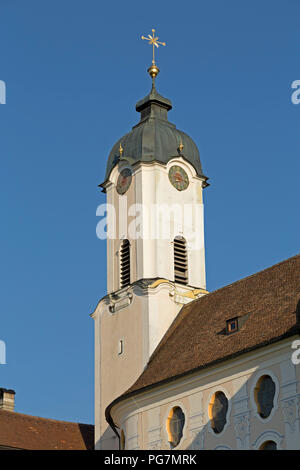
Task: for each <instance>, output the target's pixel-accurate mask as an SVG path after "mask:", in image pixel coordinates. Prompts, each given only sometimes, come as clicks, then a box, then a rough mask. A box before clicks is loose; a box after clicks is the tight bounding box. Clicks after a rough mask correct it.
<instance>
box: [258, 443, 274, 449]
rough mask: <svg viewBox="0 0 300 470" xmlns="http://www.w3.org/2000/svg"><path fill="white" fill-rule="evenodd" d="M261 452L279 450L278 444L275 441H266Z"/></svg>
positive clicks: (261, 447)
mask: <svg viewBox="0 0 300 470" xmlns="http://www.w3.org/2000/svg"><path fill="white" fill-rule="evenodd" d="M259 450H277V444H276V442H274V441H266V442H264V443H263V444H262V445H261V446H260V448H259Z"/></svg>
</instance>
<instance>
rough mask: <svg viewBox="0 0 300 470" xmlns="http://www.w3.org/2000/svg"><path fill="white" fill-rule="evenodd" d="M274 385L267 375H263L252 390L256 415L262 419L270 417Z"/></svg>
mask: <svg viewBox="0 0 300 470" xmlns="http://www.w3.org/2000/svg"><path fill="white" fill-rule="evenodd" d="M275 389H276V387H275V383H274V382H273V380H272V378H271V377H270V376H269V375H263V376H262V377H260V379H259V380H258V382H257V384H256V387H255V389H254V398H255V402H256V406H257V413H258V414H259V416H260V417H261V418H263V419H265V418H267V417H268V416H270V414H271V411H272V409H273V406H274V396H275Z"/></svg>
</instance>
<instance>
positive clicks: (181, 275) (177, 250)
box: [174, 237, 188, 284]
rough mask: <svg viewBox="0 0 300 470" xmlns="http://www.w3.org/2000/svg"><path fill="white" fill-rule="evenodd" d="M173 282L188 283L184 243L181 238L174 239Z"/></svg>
mask: <svg viewBox="0 0 300 470" xmlns="http://www.w3.org/2000/svg"><path fill="white" fill-rule="evenodd" d="M174 280H175V282H178V283H179V284H187V283H188V263H187V252H186V241H185V239H184V238H183V237H176V238H175V239H174Z"/></svg>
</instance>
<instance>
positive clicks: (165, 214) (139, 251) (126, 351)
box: [92, 34, 207, 450]
mask: <svg viewBox="0 0 300 470" xmlns="http://www.w3.org/2000/svg"><path fill="white" fill-rule="evenodd" d="M152 39H153V42H152V44H153V48H154V45H155V40H156V39H157V38H155V36H154V34H153V38H152ZM148 72H149V74H150V76H151V77H152V89H151V91H150V93H149V94H148V95H147V96H146V97H145V98H143V99H142V100H140V101H139V102H138V103H137V104H136V110H137V112H138V113H140V120H139V122H138V123H137V124H136V125H135V126H134V127H133V128H132V130H131V131H130V132H129V133H128V134H126V135H125V136H123V137H122V138H121V139H119V140H118V141H117V142H116V144H115V145H114V146H113V148H112V150H111V152H110V155H109V157H108V162H107V168H106V174H105V179H104V182H103V183H102V184H101V185H100V186H101V187H102V189H103V191H104V192H105V193H106V197H107V295H106V296H105V297H104V298H102V299H101V300H100V301H99V303H98V305H97V307H96V309H95V311H94V313H93V314H92V317H93V318H94V321H95V445H96V449H111V450H113V449H118V448H119V439H118V436H117V434H116V433H114V432H113V430H112V429H111V428H110V427H109V425H108V424H107V422H106V419H105V409H106V407H107V406H108V404H109V403H110V402H111V401H112V400H114V399H115V398H117V397H118V396H120V395H121V394H122V393H124V392H126V390H127V389H129V387H130V386H131V385H133V383H134V382H135V381H136V379H137V378H138V377H139V375H140V374H141V373H142V371H143V370H144V368H145V367H146V365H147V362H148V361H149V358H150V356H151V354H152V353H153V351H154V350H155V348H156V347H157V345H158V344H159V342H160V341H161V339H162V338H163V336H164V334H165V333H166V332H167V330H168V328H169V327H170V325H171V323H172V322H173V321H174V319H175V318H176V316H177V314H178V313H179V311H180V309H181V308H182V306H183V305H184V304H185V303H187V302H190V301H192V300H194V299H196V298H198V297H200V296H202V295H204V294H205V293H206V290H205V289H206V282H205V256H204V220H203V199H202V191H203V188H204V187H205V186H207V182H206V181H207V178H206V177H205V176H204V174H203V172H202V167H201V162H200V156H199V152H198V149H197V147H196V145H195V143H194V142H193V140H192V139H191V138H190V137H189V136H188V135H187V134H185V133H184V132H182V131H180V130H178V129H177V128H176V126H175V125H174V124H172V123H171V122H169V120H168V112H169V111H170V110H171V109H172V104H171V102H170V100H168V99H166V98H164V97H163V96H161V95H160V94H159V93H158V92H157V90H156V87H155V78H156V76H157V74H158V72H159V69H158V67H157V66H156V64H155V61H154V58H153V62H152V66H151V67H150V68H149V69H148Z"/></svg>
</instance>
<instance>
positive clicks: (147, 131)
mask: <svg viewBox="0 0 300 470" xmlns="http://www.w3.org/2000/svg"><path fill="white" fill-rule="evenodd" d="M170 109H172V104H171V102H170V101H169V100H168V99H166V98H164V97H163V96H161V95H159V94H158V93H157V91H156V89H155V88H154V87H153V88H152V90H151V92H150V93H149V95H147V96H146V97H145V98H144V99H142V100H141V101H139V102H138V103H137V104H136V110H137V111H138V112H140V113H141V120H140V122H139V123H138V124H137V125H136V126H134V127H133V128H132V130H131V131H130V132H129V133H128V134H126V135H124V136H123V137H122V138H121V139H119V140H118V141H117V142H116V143H115V145H114V146H113V148H112V150H111V152H110V154H109V157H108V162H107V167H106V174H105V181H104V183H103V185H104V184H105V182H106V181H107V180H108V178H109V175H110V173H111V171H112V169H113V168H114V167H115V165H116V164H117V163H118V162H119V161H121V160H127V161H128V162H129V163H130V164H131V165H134V164H135V163H137V162H145V163H146V162H148V163H149V162H153V161H156V162H160V163H162V164H166V163H167V162H168V161H169V160H170V159H172V158H174V157H176V156H178V155H180V156H181V157H183V158H184V159H185V160H186V161H188V162H189V163H191V164H192V165H193V167H194V168H195V170H196V173H197V174H198V176H202V177H203V176H204V175H203V172H202V166H201V162H200V155H199V151H198V148H197V146H196V144H195V143H194V141H193V140H192V139H191V137H189V136H188V135H187V134H185V133H184V132H182V131H180V130H178V129H176V126H175V125H174V124H171V123H170V122H169V121H168V116H167V113H168V111H169V110H170ZM120 148H121V152H120ZM103 185H101V186H103Z"/></svg>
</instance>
